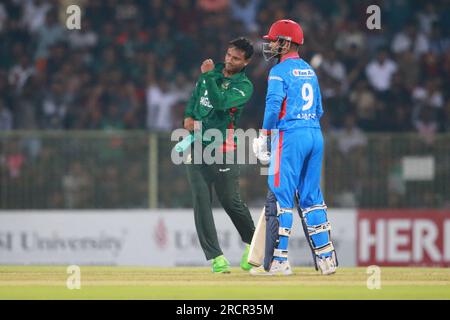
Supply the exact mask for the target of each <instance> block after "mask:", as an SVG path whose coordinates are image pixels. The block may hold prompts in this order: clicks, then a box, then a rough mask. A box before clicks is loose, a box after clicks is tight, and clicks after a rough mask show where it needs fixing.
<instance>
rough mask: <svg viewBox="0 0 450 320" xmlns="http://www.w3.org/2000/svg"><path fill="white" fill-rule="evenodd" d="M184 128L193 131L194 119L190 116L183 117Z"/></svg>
mask: <svg viewBox="0 0 450 320" xmlns="http://www.w3.org/2000/svg"><path fill="white" fill-rule="evenodd" d="M184 128H185V129H186V130H188V131H194V119H193V118H191V117H188V118H186V119H184Z"/></svg>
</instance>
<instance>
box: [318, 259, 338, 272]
mask: <svg viewBox="0 0 450 320" xmlns="http://www.w3.org/2000/svg"><path fill="white" fill-rule="evenodd" d="M317 265H318V267H319V269H320V272H321V273H322V274H323V275H328V274H333V273H335V272H336V261H335V260H334V259H333V257H332V256H330V257H321V258H318V259H317Z"/></svg>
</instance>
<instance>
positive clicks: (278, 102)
mask: <svg viewBox="0 0 450 320" xmlns="http://www.w3.org/2000/svg"><path fill="white" fill-rule="evenodd" d="M285 97H286V88H285V85H284V80H283V78H282V77H281V75H278V74H277V72H275V71H274V69H272V70H271V71H270V74H269V80H268V84H267V95H266V108H265V110H264V122H263V129H265V130H272V129H276V127H277V122H278V118H279V115H280V111H281V106H282V104H283V100H284V98H285Z"/></svg>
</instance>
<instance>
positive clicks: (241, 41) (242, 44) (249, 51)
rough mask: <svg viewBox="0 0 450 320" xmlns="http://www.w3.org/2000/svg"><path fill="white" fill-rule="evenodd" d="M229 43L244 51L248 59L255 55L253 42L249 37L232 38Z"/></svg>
mask: <svg viewBox="0 0 450 320" xmlns="http://www.w3.org/2000/svg"><path fill="white" fill-rule="evenodd" d="M229 44H230V46H233V47H235V48H237V49H239V50H242V51H244V56H245V59H246V60H248V59H250V58H251V56H252V55H253V44H252V43H251V42H250V40H248V39H247V38H244V37H239V38H237V39H234V40H231V41H230V43H229Z"/></svg>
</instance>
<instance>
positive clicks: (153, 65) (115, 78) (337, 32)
mask: <svg viewBox="0 0 450 320" xmlns="http://www.w3.org/2000/svg"><path fill="white" fill-rule="evenodd" d="M69 2H70V4H78V5H79V6H80V7H81V8H82V19H81V30H68V29H67V28H66V19H67V17H68V14H66V8H67V6H68V5H69ZM376 2H377V1H360V0H358V1H337V0H333V1H330V0H326V1H325V0H318V1H288V0H280V1H264V0H209V1H208V0H198V1H194V0H172V1H162V0H152V1H143V0H141V1H139V0H125V1H119V0H107V1H85V0H77V1H65V0H7V1H2V3H0V43H1V44H2V45H1V49H0V58H1V59H0V97H1V99H0V119H1V121H0V130H11V129H46V130H47V129H109V128H114V129H149V130H159V131H170V130H171V129H173V128H176V127H179V124H180V121H181V117H182V113H183V108H184V104H185V102H186V99H188V97H189V94H190V91H191V89H192V87H193V84H194V82H195V79H196V77H197V76H198V74H199V72H200V71H199V65H200V63H201V61H202V60H203V59H205V58H207V57H211V58H213V59H214V60H215V61H220V60H221V59H222V58H223V57H222V53H223V52H224V47H225V46H226V45H227V43H228V41H229V40H231V39H232V38H234V37H236V36H239V35H245V36H247V37H250V38H251V39H252V40H253V41H254V43H255V45H256V49H257V53H256V54H255V56H254V58H253V62H252V64H251V67H250V68H249V73H250V78H251V79H252V81H253V82H254V83H255V87H256V90H255V94H254V97H253V99H252V101H251V103H250V104H249V106H248V109H247V110H246V112H245V114H244V115H243V118H242V126H244V127H258V126H259V125H260V120H261V117H262V114H263V109H264V92H265V90H264V89H265V85H266V75H267V71H268V68H269V67H270V64H267V63H266V62H265V61H264V60H263V59H262V58H261V54H259V50H260V42H261V41H260V40H259V39H260V36H261V35H262V34H263V33H264V32H266V31H267V28H268V26H269V25H270V24H271V23H272V22H273V21H274V20H276V19H280V18H286V17H288V18H292V19H295V20H297V21H299V22H300V23H301V25H302V26H303V28H304V31H305V45H304V46H303V47H302V48H301V56H302V57H303V58H304V59H306V60H307V61H312V60H313V59H312V58H313V57H315V58H316V59H315V60H314V61H318V63H317V65H318V66H319V67H318V71H319V78H320V81H321V86H322V91H323V98H324V105H325V107H326V110H327V111H328V117H327V118H326V119H324V122H327V123H329V125H330V126H331V127H332V128H335V129H339V128H343V127H344V123H345V120H344V119H345V118H346V117H347V116H348V115H349V114H350V115H352V116H353V117H355V118H356V126H357V127H359V128H361V130H363V131H368V132H369V131H396V132H404V131H418V132H423V133H428V132H443V131H448V130H449V128H450V100H449V96H448V95H449V90H448V88H449V84H450V37H449V30H450V22H449V21H450V5H449V2H448V1H433V2H424V1H399V0H385V1H380V7H381V27H382V29H381V30H369V29H368V28H367V26H366V20H367V18H368V14H367V13H366V8H367V7H368V6H369V5H371V4H374V3H376ZM319 55H320V58H321V59H320V58H319ZM320 62H321V63H320ZM255 115H256V117H255Z"/></svg>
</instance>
